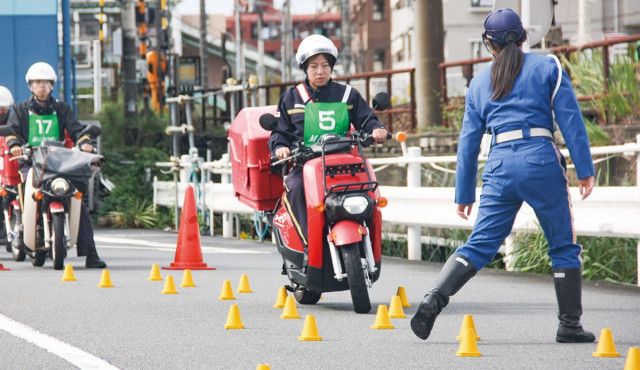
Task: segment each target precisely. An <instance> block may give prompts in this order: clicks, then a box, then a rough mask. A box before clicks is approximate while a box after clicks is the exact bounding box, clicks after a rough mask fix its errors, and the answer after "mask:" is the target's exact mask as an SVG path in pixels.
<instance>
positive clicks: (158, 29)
mask: <svg viewBox="0 0 640 370" xmlns="http://www.w3.org/2000/svg"><path fill="white" fill-rule="evenodd" d="M155 23H156V24H155V27H156V53H157V56H158V57H157V58H156V67H155V68H156V71H157V76H158V82H157V84H158V103H159V107H160V110H159V111H158V112H162V108H163V105H164V104H163V102H164V71H163V70H162V69H163V68H162V66H163V65H164V63H165V59H164V58H165V57H164V52H163V51H162V33H163V32H162V0H156V19H155Z"/></svg>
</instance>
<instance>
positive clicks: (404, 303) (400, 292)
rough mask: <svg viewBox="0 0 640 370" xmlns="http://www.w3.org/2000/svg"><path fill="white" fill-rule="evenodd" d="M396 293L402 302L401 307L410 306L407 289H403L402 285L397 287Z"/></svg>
mask: <svg viewBox="0 0 640 370" xmlns="http://www.w3.org/2000/svg"><path fill="white" fill-rule="evenodd" d="M396 295H397V296H398V297H400V302H402V307H403V308H409V307H411V303H409V300H408V299H407V291H406V290H405V289H404V287H403V286H399V287H398V291H397V292H396Z"/></svg>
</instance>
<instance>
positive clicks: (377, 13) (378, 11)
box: [372, 0, 384, 21]
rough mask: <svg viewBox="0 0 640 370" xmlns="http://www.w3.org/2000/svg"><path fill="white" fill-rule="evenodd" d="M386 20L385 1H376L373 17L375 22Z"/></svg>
mask: <svg viewBox="0 0 640 370" xmlns="http://www.w3.org/2000/svg"><path fill="white" fill-rule="evenodd" d="M383 18H384V0H374V2H373V15H372V19H373V20H374V21H381V20H382V19H383Z"/></svg>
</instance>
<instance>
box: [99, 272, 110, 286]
mask: <svg viewBox="0 0 640 370" xmlns="http://www.w3.org/2000/svg"><path fill="white" fill-rule="evenodd" d="M98 288H113V284H111V274H110V273H109V270H108V269H104V270H102V276H101V277H100V282H99V283H98Z"/></svg>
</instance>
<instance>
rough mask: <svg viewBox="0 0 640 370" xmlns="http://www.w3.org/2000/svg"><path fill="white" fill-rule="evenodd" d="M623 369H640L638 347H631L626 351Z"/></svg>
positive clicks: (639, 348)
mask: <svg viewBox="0 0 640 370" xmlns="http://www.w3.org/2000/svg"><path fill="white" fill-rule="evenodd" d="M624 370H640V347H631V348H629V352H627V362H625V363H624Z"/></svg>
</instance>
